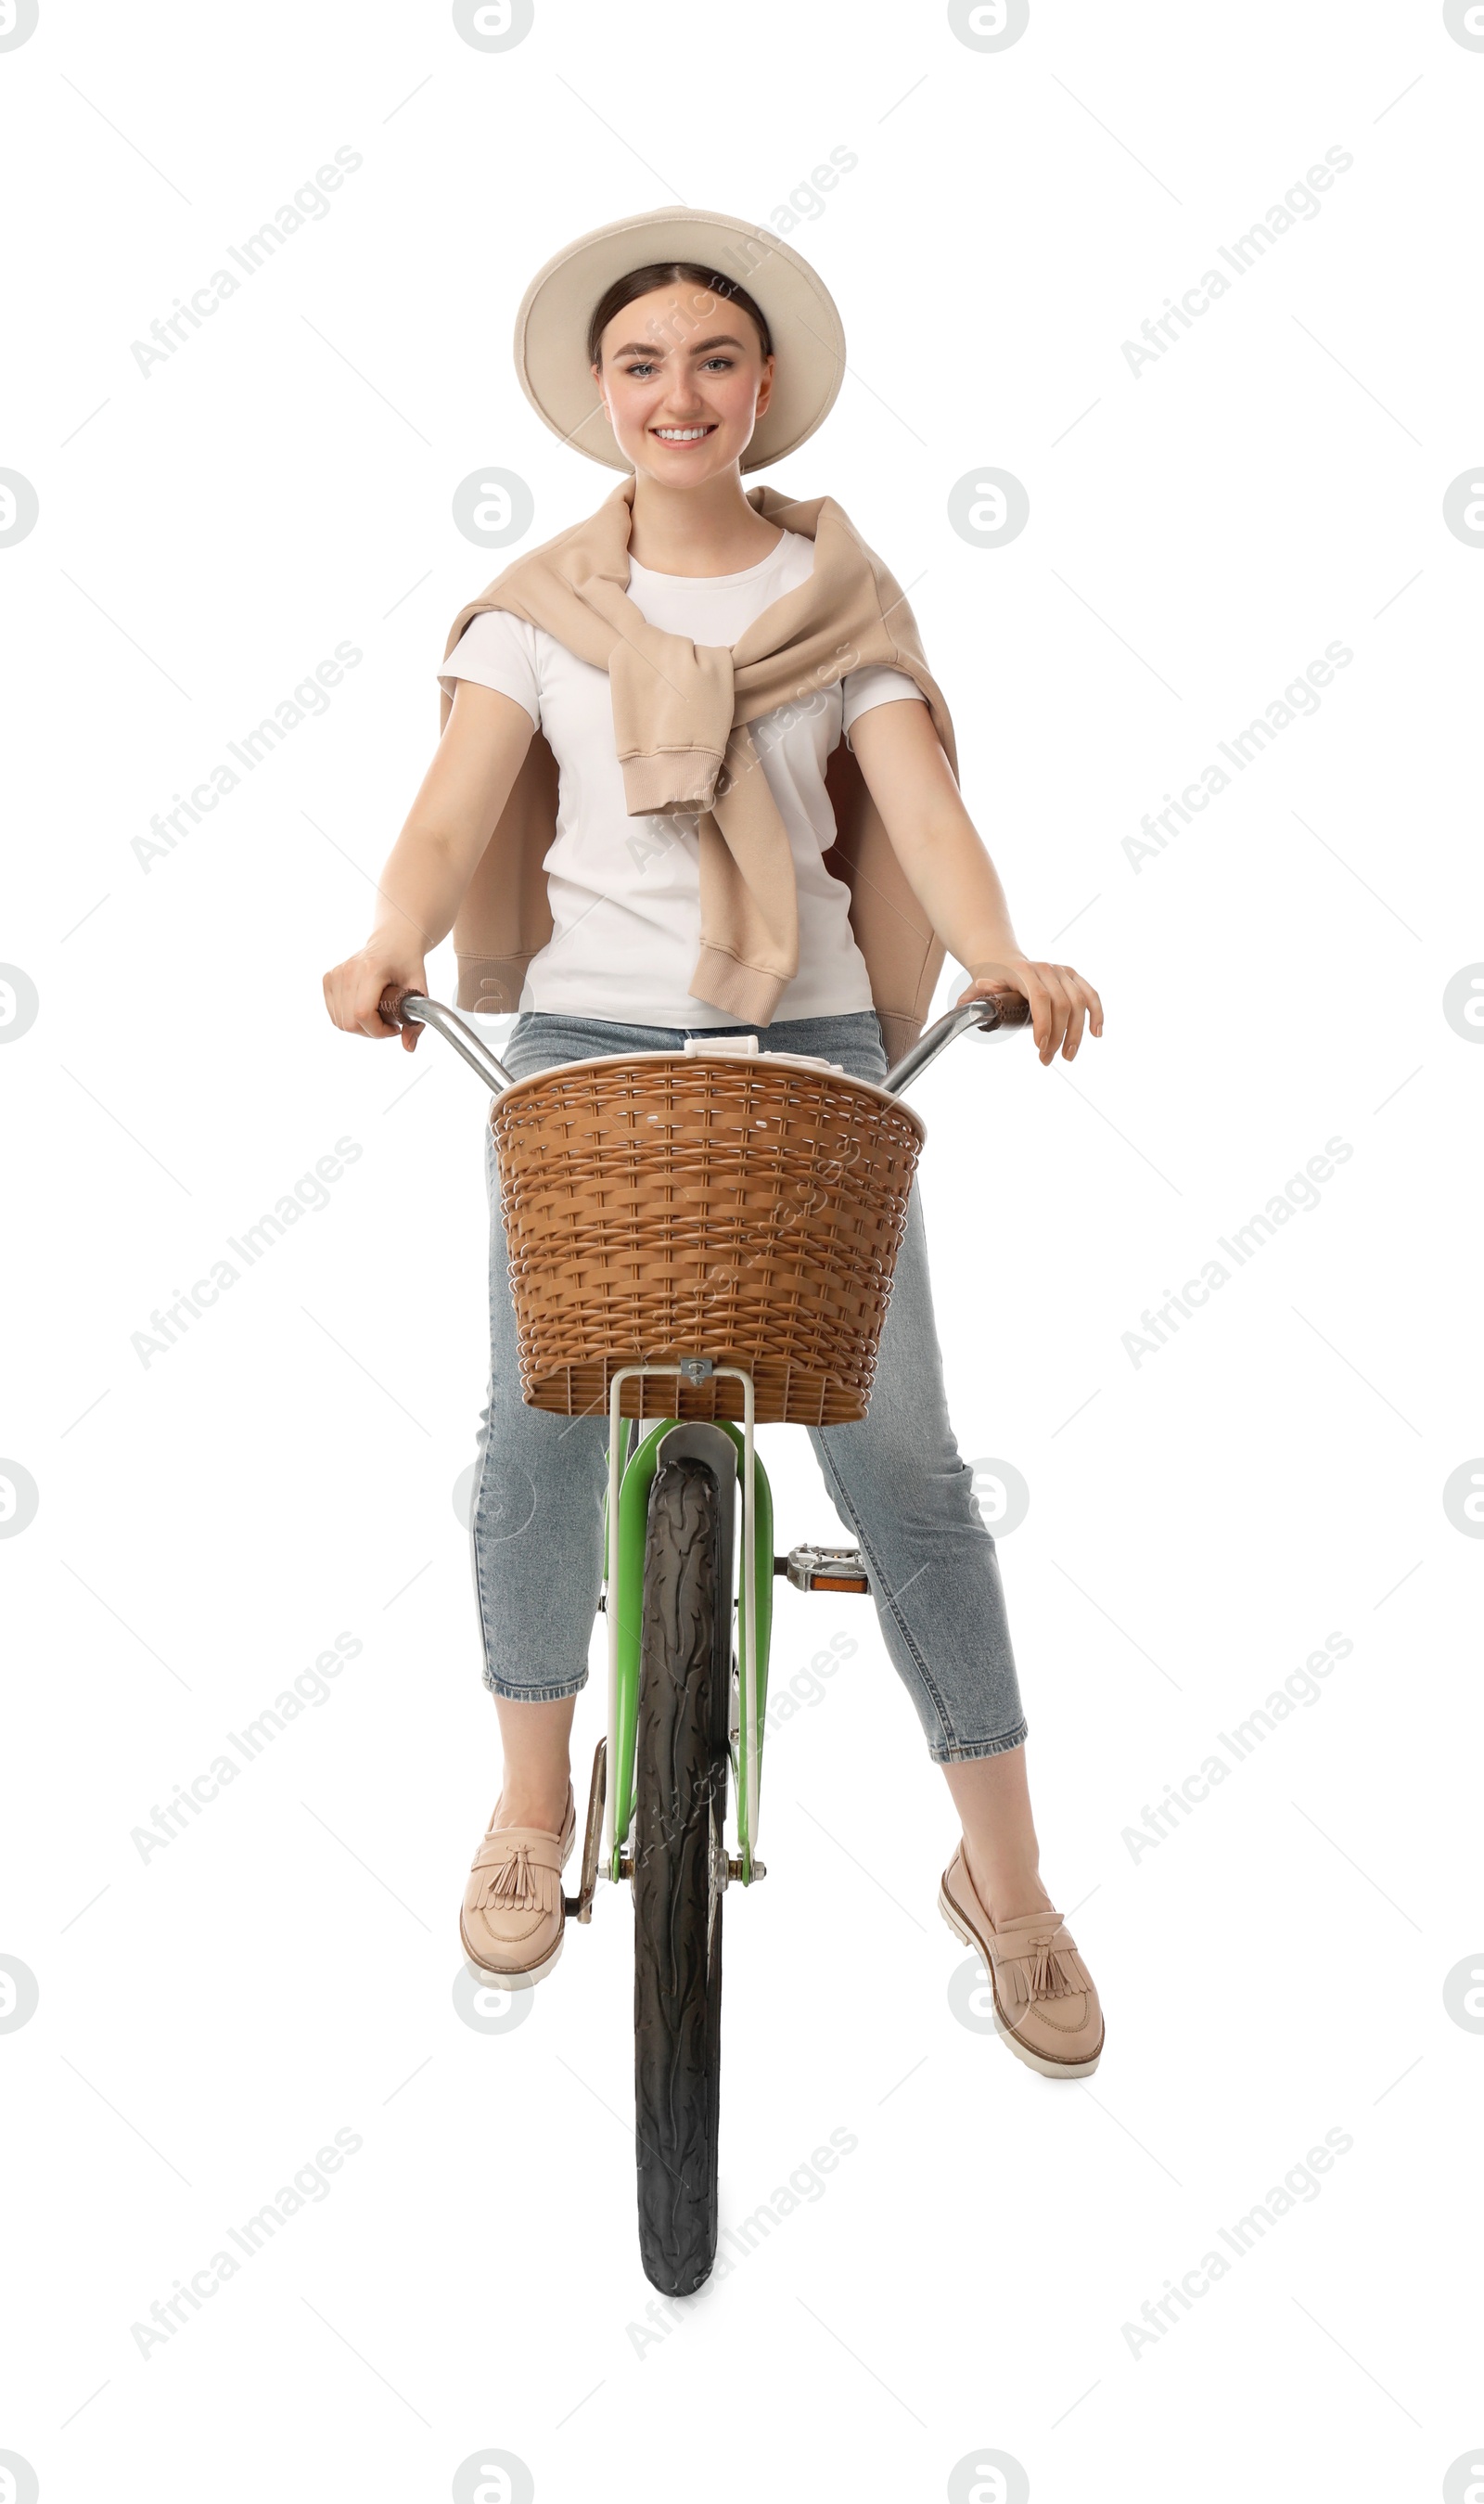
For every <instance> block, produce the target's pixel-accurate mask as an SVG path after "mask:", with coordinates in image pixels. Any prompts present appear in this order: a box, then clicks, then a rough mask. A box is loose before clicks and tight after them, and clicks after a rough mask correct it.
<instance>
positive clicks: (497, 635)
mask: <svg viewBox="0 0 1484 2504" xmlns="http://www.w3.org/2000/svg"><path fill="white" fill-rule="evenodd" d="M536 632H537V630H536V628H535V626H531V625H528V624H527V622H526V620H525V618H524V617H515V616H512V615H511V613H510V611H509V609H481V610H480V612H479V614H478V616H477V617H471V618H470V619H469V622H468V624H467V625H466V628H465V630H464V632H463V634H462V635H461V636H460V638H459V641H458V642H457V643H456V644H455V645H454V648H453V650H452V651H451V652H450V653H449V656H448V658H447V660H446V661H445V662H444V663H443V665H442V667H441V669H440V670H439V672H438V678H439V681H440V683H441V684H442V685H443V686H444V687H446V688H447V690H448V693H449V694H450V695H452V694H453V691H454V685H455V682H456V680H458V679H459V678H472V679H473V680H474V681H475V683H476V684H477V685H479V686H481V687H493V688H494V689H495V692H496V694H497V695H501V696H513V697H514V699H515V702H516V703H517V704H518V705H524V706H525V708H526V711H527V712H528V713H529V714H530V715H531V718H532V720H533V721H534V722H535V726H536V728H537V730H539V729H540V726H541V690H540V672H539V665H538V656H537V651H536ZM868 675H869V673H868ZM887 675H889V674H888V673H887V672H885V671H882V672H881V673H880V676H882V677H885V676H887ZM910 683H911V681H909V684H910Z"/></svg>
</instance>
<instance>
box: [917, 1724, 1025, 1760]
mask: <svg viewBox="0 0 1484 2504" xmlns="http://www.w3.org/2000/svg"><path fill="white" fill-rule="evenodd" d="M1029 1726H1030V1725H1029V1723H1028V1722H1026V1721H1021V1722H1020V1723H1019V1725H1018V1728H1016V1729H1014V1730H1010V1731H1007V1733H1006V1735H1005V1737H1004V1738H1003V1739H952V1740H947V1741H945V1742H944V1743H943V1744H942V1745H940V1746H936V1747H932V1748H929V1750H928V1755H929V1756H931V1757H932V1760H933V1762H934V1764H935V1765H967V1764H971V1763H972V1762H973V1760H974V1758H975V1757H976V1756H1008V1755H1009V1754H1010V1751H1011V1749H1012V1748H1020V1747H1023V1746H1024V1744H1025V1734H1026V1732H1027V1730H1028V1728H1029Z"/></svg>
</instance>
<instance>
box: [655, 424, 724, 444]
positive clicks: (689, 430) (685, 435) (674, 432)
mask: <svg viewBox="0 0 1484 2504" xmlns="http://www.w3.org/2000/svg"><path fill="white" fill-rule="evenodd" d="M649 432H650V434H651V435H654V436H655V437H656V439H657V440H658V441H659V442H661V443H704V442H705V440H706V438H707V435H714V434H715V432H716V429H715V426H714V425H709V426H651V428H650V429H649Z"/></svg>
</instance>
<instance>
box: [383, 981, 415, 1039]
mask: <svg viewBox="0 0 1484 2504" xmlns="http://www.w3.org/2000/svg"><path fill="white" fill-rule="evenodd" d="M420 996H421V995H420V993H419V992H417V991H415V990H414V989H413V987H412V985H411V984H410V983H389V984H388V985H387V988H386V990H385V991H383V992H382V995H381V997H380V999H379V1000H378V1001H377V1003H376V1014H377V1016H378V1017H379V1018H380V1020H381V1022H382V1025H383V1026H397V1027H398V1028H401V1027H405V1026H412V1025H414V1024H415V1023H416V1021H415V1020H414V1019H412V1018H405V1017H403V1016H402V1013H401V1009H402V1002H403V1000H413V999H417V998H419V997H420Z"/></svg>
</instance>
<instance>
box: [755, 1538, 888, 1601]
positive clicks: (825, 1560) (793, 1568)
mask: <svg viewBox="0 0 1484 2504" xmlns="http://www.w3.org/2000/svg"><path fill="white" fill-rule="evenodd" d="M773 1570H774V1572H775V1574H786V1575H787V1577H788V1580H789V1581H790V1582H791V1583H792V1584H793V1586H794V1589H795V1590H796V1591H850V1592H855V1593H858V1594H860V1595H861V1596H863V1597H864V1596H869V1593H870V1590H871V1584H870V1581H869V1579H868V1577H867V1574H866V1562H865V1558H864V1557H863V1556H862V1554H861V1552H860V1549H859V1548H811V1547H803V1548H790V1550H789V1552H788V1554H787V1555H786V1556H776V1557H775V1558H774V1560H773Z"/></svg>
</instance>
